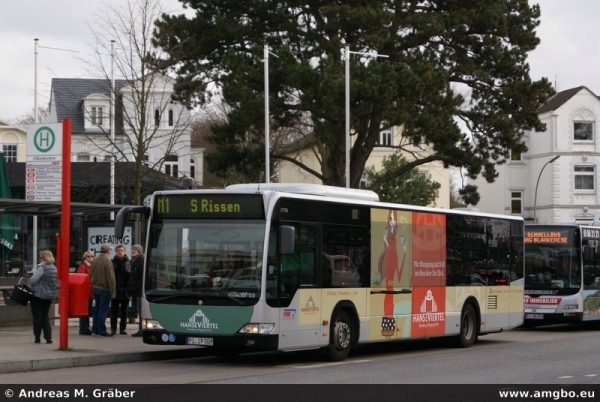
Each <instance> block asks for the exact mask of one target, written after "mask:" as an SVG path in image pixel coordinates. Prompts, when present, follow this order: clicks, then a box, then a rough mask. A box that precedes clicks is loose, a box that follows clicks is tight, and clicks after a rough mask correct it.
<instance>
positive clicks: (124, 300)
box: [110, 244, 129, 335]
mask: <svg viewBox="0 0 600 402" xmlns="http://www.w3.org/2000/svg"><path fill="white" fill-rule="evenodd" d="M115 254H116V255H115V258H113V259H112V264H113V268H114V272H115V283H116V287H117V297H115V298H113V299H112V301H111V303H110V305H111V307H110V333H111V334H113V335H116V333H117V321H118V319H119V317H120V318H121V323H120V325H119V328H120V332H119V333H120V334H121V335H127V332H126V331H125V329H126V328H127V310H128V309H129V296H128V295H127V281H128V280H129V272H127V269H126V267H125V266H126V264H127V262H128V261H129V258H128V257H127V254H125V247H124V246H123V245H122V244H119V245H118V246H117V247H116V248H115Z"/></svg>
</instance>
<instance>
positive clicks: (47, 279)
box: [29, 250, 57, 343]
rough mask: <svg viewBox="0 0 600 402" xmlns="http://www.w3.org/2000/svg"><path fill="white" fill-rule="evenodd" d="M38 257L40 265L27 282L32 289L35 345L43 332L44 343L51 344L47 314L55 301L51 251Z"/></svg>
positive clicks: (54, 277) (54, 280)
mask: <svg viewBox="0 0 600 402" xmlns="http://www.w3.org/2000/svg"><path fill="white" fill-rule="evenodd" d="M39 256H40V263H39V264H38V266H37V268H36V270H35V271H34V273H33V275H32V276H31V279H30V280H29V284H30V285H31V287H32V288H33V297H32V299H31V315H32V316H33V335H34V336H35V343H40V335H41V333H42V331H43V332H44V339H46V343H52V328H51V327H50V319H49V318H48V313H49V312H50V306H51V305H52V301H53V300H56V283H57V281H56V267H55V266H54V256H53V255H52V252H51V251H48V250H44V251H40V253H39Z"/></svg>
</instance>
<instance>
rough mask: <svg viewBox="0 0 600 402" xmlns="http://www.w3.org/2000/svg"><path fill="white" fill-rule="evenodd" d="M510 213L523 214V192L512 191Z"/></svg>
mask: <svg viewBox="0 0 600 402" xmlns="http://www.w3.org/2000/svg"><path fill="white" fill-rule="evenodd" d="M510 213H511V214H513V215H523V192H522V191H511V192H510Z"/></svg>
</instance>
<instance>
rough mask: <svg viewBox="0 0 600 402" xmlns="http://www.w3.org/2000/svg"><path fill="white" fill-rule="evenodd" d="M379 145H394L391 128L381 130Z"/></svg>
mask: <svg viewBox="0 0 600 402" xmlns="http://www.w3.org/2000/svg"><path fill="white" fill-rule="evenodd" d="M377 145H381V146H384V145H392V132H391V131H390V130H386V131H382V132H380V133H379V139H378V141H377Z"/></svg>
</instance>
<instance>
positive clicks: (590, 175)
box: [575, 166, 596, 191]
mask: <svg viewBox="0 0 600 402" xmlns="http://www.w3.org/2000/svg"><path fill="white" fill-rule="evenodd" d="M595 171H596V168H595V167H594V166H575V190H584V191H589V190H594V189H595V186H594V181H595V180H594V176H595Z"/></svg>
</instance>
